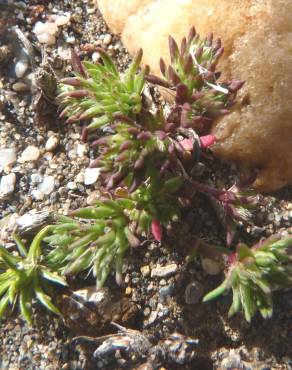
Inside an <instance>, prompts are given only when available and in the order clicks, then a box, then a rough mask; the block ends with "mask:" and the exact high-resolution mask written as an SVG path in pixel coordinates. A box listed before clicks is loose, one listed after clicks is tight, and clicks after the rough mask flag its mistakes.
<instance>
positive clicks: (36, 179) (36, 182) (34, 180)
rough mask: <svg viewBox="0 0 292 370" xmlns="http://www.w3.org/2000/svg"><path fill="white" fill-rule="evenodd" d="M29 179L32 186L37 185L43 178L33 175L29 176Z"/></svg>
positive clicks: (36, 174) (37, 174)
mask: <svg viewBox="0 0 292 370" xmlns="http://www.w3.org/2000/svg"><path fill="white" fill-rule="evenodd" d="M30 179H31V182H32V183H33V184H39V183H40V182H42V181H43V176H42V175H40V174H39V173H33V174H32V175H31V176H30Z"/></svg>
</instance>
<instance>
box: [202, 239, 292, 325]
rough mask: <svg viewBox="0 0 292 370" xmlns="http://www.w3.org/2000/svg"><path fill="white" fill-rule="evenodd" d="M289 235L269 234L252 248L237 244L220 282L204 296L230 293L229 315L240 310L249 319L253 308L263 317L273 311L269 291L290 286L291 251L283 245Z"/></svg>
mask: <svg viewBox="0 0 292 370" xmlns="http://www.w3.org/2000/svg"><path fill="white" fill-rule="evenodd" d="M291 246H292V238H284V239H281V238H280V237H279V236H273V237H271V238H270V239H267V240H265V241H263V242H261V243H259V244H257V245H255V246H253V247H252V248H249V247H248V246H247V245H246V244H239V245H238V246H237V250H236V252H235V253H233V254H231V255H230V256H229V267H228V270H227V273H226V278H225V280H224V281H223V283H222V284H221V285H220V286H218V287H217V288H216V289H214V290H213V291H211V292H210V293H208V294H207V295H206V296H205V297H204V302H207V301H210V300H212V299H214V298H217V297H218V296H220V295H222V294H224V293H226V292H228V291H229V290H230V289H231V290H232V293H233V301H232V305H231V307H230V309H229V313H228V314H229V316H233V315H234V314H235V313H237V312H238V311H241V310H242V311H243V312H244V316H245V319H246V320H247V321H248V322H250V321H251V319H252V317H253V316H254V315H255V313H256V312H257V311H259V312H260V314H261V315H262V317H263V318H265V319H266V318H270V317H271V316H272V314H273V301H272V292H273V290H274V289H276V288H283V287H291V285H292V266H291V255H289V254H288V251H287V248H290V247H291Z"/></svg>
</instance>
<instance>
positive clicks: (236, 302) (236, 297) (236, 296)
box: [228, 288, 241, 317]
mask: <svg viewBox="0 0 292 370" xmlns="http://www.w3.org/2000/svg"><path fill="white" fill-rule="evenodd" d="M240 308H241V301H240V293H239V290H238V289H237V288H233V301H232V305H231V307H230V309H229V312H228V317H231V316H233V315H234V314H235V313H237V312H238V311H239V310H240Z"/></svg>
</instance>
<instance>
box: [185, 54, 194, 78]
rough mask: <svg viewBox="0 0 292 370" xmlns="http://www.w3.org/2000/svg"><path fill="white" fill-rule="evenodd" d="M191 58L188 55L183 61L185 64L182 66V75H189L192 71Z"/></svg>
mask: <svg viewBox="0 0 292 370" xmlns="http://www.w3.org/2000/svg"><path fill="white" fill-rule="evenodd" d="M193 65H194V63H193V58H192V56H191V55H190V54H189V55H188V57H187V59H186V61H185V64H184V66H183V69H184V73H185V74H189V73H191V71H192V69H193Z"/></svg>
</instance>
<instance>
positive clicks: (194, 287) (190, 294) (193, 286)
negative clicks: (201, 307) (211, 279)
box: [185, 282, 204, 304]
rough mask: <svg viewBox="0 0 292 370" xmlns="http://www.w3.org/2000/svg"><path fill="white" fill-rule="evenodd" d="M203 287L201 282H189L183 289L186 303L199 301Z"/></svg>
mask: <svg viewBox="0 0 292 370" xmlns="http://www.w3.org/2000/svg"><path fill="white" fill-rule="evenodd" d="M203 293H204V289H203V287H202V285H201V284H199V283H197V282H192V283H189V284H188V285H187V287H186V290H185V301H186V304H197V303H199V302H200V301H201V298H202V296H203Z"/></svg>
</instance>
